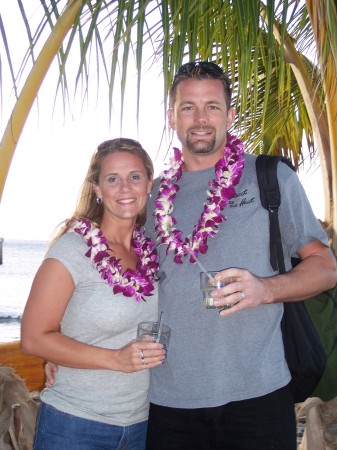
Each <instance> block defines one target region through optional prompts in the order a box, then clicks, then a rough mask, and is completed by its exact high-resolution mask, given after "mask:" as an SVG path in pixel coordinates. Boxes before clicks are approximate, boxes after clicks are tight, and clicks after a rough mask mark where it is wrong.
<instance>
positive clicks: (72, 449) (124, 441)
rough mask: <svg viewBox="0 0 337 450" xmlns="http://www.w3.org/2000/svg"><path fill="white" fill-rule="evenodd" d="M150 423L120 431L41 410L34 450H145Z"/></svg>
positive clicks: (45, 405) (99, 423)
mask: <svg viewBox="0 0 337 450" xmlns="http://www.w3.org/2000/svg"><path fill="white" fill-rule="evenodd" d="M146 430H147V421H145V422H141V423H137V424H135V425H130V426H127V427H120V426H115V425H109V424H106V423H102V422H96V421H93V420H87V419H82V418H80V417H76V416H72V415H70V414H66V413H63V412H61V411H59V410H57V409H55V408H53V407H52V406H50V405H47V404H45V403H42V404H41V406H40V410H39V414H38V418H37V424H36V434H35V443H34V450H126V449H127V450H145V441H146Z"/></svg>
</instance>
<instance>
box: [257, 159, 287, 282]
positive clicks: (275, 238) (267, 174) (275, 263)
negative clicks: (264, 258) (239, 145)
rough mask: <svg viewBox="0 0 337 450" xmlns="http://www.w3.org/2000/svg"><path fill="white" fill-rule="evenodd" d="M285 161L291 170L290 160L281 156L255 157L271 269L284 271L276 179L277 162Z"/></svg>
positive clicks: (278, 191)
mask: <svg viewBox="0 0 337 450" xmlns="http://www.w3.org/2000/svg"><path fill="white" fill-rule="evenodd" d="M279 161H282V162H285V163H286V164H287V165H288V166H289V167H291V168H292V169H293V170H295V169H294V167H293V165H292V164H291V162H290V161H289V160H288V159H287V158H284V157H283V156H270V155H259V156H258V157H257V158H256V175H257V181H258V184H259V188H260V198H261V203H262V206H263V207H264V208H265V209H267V210H268V212H269V230H270V264H271V266H272V268H273V270H278V271H279V273H284V272H285V265H284V255H283V248H282V238H281V231H280V225H279V219H278V210H279V207H280V204H281V195H280V189H279V184H278V180H277V164H278V162H279Z"/></svg>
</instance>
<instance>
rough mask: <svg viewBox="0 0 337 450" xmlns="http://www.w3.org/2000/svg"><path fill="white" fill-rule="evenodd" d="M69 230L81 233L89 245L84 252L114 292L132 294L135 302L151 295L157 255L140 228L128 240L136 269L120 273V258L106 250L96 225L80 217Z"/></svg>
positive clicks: (105, 244)
mask: <svg viewBox="0 0 337 450" xmlns="http://www.w3.org/2000/svg"><path fill="white" fill-rule="evenodd" d="M71 230H74V231H75V232H76V233H78V234H80V235H81V236H82V238H83V240H84V241H85V242H86V244H87V246H88V247H89V250H88V251H87V253H86V254H85V256H87V257H88V258H91V260H92V262H93V264H94V265H95V267H96V269H97V270H98V272H99V273H100V275H101V278H102V279H103V280H105V281H107V283H108V284H109V285H110V286H112V287H113V292H114V294H118V293H119V292H121V293H122V294H123V295H125V297H132V296H134V297H135V299H136V300H137V301H138V302H139V301H140V300H144V301H145V299H144V297H143V296H144V295H145V296H150V295H152V291H153V289H154V283H155V281H156V273H157V272H158V255H157V250H156V249H155V246H154V243H153V242H152V241H151V240H150V239H148V238H145V237H144V233H143V232H142V231H141V230H140V229H139V228H135V229H134V230H133V236H132V240H131V245H132V247H133V250H134V252H135V253H137V255H138V256H139V261H138V263H137V267H136V270H132V269H126V270H125V272H124V273H122V266H121V265H120V259H117V258H116V257H115V256H111V255H110V254H109V252H108V250H109V246H108V244H107V239H106V238H105V237H104V236H103V233H102V231H101V230H100V229H99V228H97V227H95V226H94V225H93V224H92V223H91V222H90V221H89V220H83V219H79V220H77V221H76V222H74V224H73V225H72V227H71Z"/></svg>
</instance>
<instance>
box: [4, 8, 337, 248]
mask: <svg viewBox="0 0 337 450" xmlns="http://www.w3.org/2000/svg"><path fill="white" fill-rule="evenodd" d="M17 2H18V4H19V6H20V11H21V15H22V18H23V20H24V22H25V25H26V29H27V36H28V44H29V45H28V46H27V47H29V50H28V54H27V59H26V60H25V63H26V65H27V64H29V61H31V72H30V74H29V76H28V77H27V81H26V83H25V86H24V87H23V89H22V92H21V94H20V95H19V96H18V99H17V103H16V105H15V108H14V110H13V114H12V116H11V118H10V120H9V122H8V126H7V128H6V131H5V133H4V136H3V139H2V142H1V144H0V163H1V164H0V196H1V194H2V192H3V188H4V184H5V180H6V176H7V173H8V170H9V167H10V162H11V159H12V156H13V154H14V151H15V148H16V144H17V141H18V139H19V137H20V133H21V131H22V128H23V126H24V123H25V120H26V118H27V115H28V114H29V111H30V108H31V106H32V103H33V102H34V99H35V98H36V95H37V93H38V90H39V87H40V85H41V83H42V81H43V79H44V76H45V74H46V72H47V71H48V68H49V66H50V63H51V62H52V60H53V59H54V58H55V56H57V58H58V64H59V73H60V77H59V80H58V86H57V91H58V92H59V93H61V95H62V97H63V99H64V100H65V101H66V99H67V92H68V78H67V73H68V71H67V69H68V67H69V64H73V61H74V60H75V61H79V64H78V71H77V77H76V81H75V84H76V86H77V85H78V84H80V83H81V84H82V86H84V89H83V92H84V95H87V93H88V90H89V78H90V74H91V73H92V71H93V70H95V71H96V73H97V79H98V82H99V83H102V82H104V81H105V80H106V82H107V83H108V86H109V105H110V108H111V102H112V96H113V91H114V88H116V85H115V80H116V76H115V75H116V68H117V67H118V66H120V69H121V73H122V83H121V93H122V102H121V116H122V115H123V98H124V92H125V85H126V84H125V83H126V77H127V73H128V61H129V58H130V55H133V56H134V58H135V61H136V66H137V70H138V81H137V83H138V92H140V90H141V86H142V84H141V81H142V67H143V64H144V48H145V46H151V48H152V60H153V61H157V60H161V62H162V72H163V80H164V86H163V99H164V103H165V104H166V100H167V93H168V89H169V86H170V83H171V81H172V78H173V75H174V73H175V71H176V69H177V68H178V67H179V66H180V65H181V63H182V62H184V61H187V60H196V59H201V60H212V61H215V62H218V63H220V64H221V65H222V66H223V67H224V68H225V69H226V70H227V71H228V72H229V74H230V75H231V77H232V82H233V88H234V101H235V104H236V107H237V111H238V114H237V120H236V124H235V126H236V127H237V129H238V130H239V131H240V134H241V135H242V136H243V138H244V139H245V140H246V142H247V145H248V149H249V151H252V152H256V153H261V152H263V153H271V154H285V155H287V156H290V157H291V158H292V160H293V162H294V164H295V166H296V167H298V166H299V164H301V162H302V160H303V150H304V148H306V147H307V148H308V149H309V152H310V154H311V155H312V154H313V153H314V152H316V151H317V152H318V154H319V159H320V163H321V169H322V178H323V183H324V193H325V211H326V213H325V214H326V216H325V221H326V222H327V223H329V224H331V225H332V227H331V230H332V238H333V245H334V247H335V249H336V248H337V239H336V230H337V196H336V195H333V193H334V192H336V187H337V158H336V155H337V127H336V117H337V89H336V82H337V77H336V75H337V70H336V69H337V67H336V65H337V36H336V34H337V11H336V0H320V1H319V2H318V1H315V0H307V1H306V2H304V1H300V0H286V1H283V0H282V1H281V0H265V1H260V0H249V1H246V0H221V1H219V0H213V1H204V0H190V1H188V2H187V1H184V0H163V1H156V0H134V1H132V0H129V1H128V0H124V1H123V0H120V1H114V0H110V1H109V0H105V1H104V0H96V1H95V0H86V1H85V0H68V1H67V2H65V0H49V1H45V0H44V1H42V0H40V4H41V7H42V9H41V11H42V15H41V21H40V23H39V25H38V27H37V28H36V30H35V29H31V25H30V22H29V20H28V18H27V16H26V13H25V9H24V5H23V3H24V2H23V1H22V0H17ZM36 2H37V3H39V2H38V0H36ZM47 27H49V28H50V32H49V37H48V39H47V40H46V43H45V44H44V46H43V48H42V49H41V50H40V47H41V39H42V38H41V36H43V31H45V30H46V29H47ZM0 32H1V34H2V37H3V42H4V44H5V45H4V48H5V55H6V61H7V66H8V67H9V68H10V69H11V73H12V81H13V86H14V88H15V89H17V78H16V76H15V74H14V72H13V69H12V67H13V66H12V63H11V51H10V50H11V49H10V48H9V46H8V45H7V44H6V24H4V23H2V21H1V16H0ZM76 51H79V57H78V56H77V55H76ZM28 55H29V56H30V59H29V58H28ZM94 57H95V58H96V61H95V60H94V62H95V64H93V61H92V60H93V59H94ZM3 61H4V56H3V57H2V65H3ZM0 67H1V65H0ZM0 80H1V78H0ZM139 98H140V97H139V96H138V100H137V103H136V107H137V111H139Z"/></svg>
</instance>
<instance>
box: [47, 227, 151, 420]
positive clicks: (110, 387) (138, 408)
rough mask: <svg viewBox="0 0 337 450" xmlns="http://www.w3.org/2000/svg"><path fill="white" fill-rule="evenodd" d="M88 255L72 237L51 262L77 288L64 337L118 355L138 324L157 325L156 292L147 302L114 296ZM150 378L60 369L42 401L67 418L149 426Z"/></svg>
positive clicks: (61, 244)
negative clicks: (66, 273)
mask: <svg viewBox="0 0 337 450" xmlns="http://www.w3.org/2000/svg"><path fill="white" fill-rule="evenodd" d="M87 251H88V247H87V245H86V243H85V242H84V241H83V239H82V237H81V236H80V235H78V234H77V233H75V232H70V233H67V234H65V235H63V236H62V237H61V238H60V239H59V240H57V241H56V243H55V244H54V245H53V246H52V247H51V249H50V250H49V252H48V254H47V256H46V258H54V259H57V260H58V261H60V262H61V263H62V264H63V265H64V266H65V267H66V268H67V270H68V271H69V273H70V274H71V276H72V278H73V280H74V283H75V291H74V293H73V296H72V297H71V299H70V301H69V304H68V306H67V309H66V311H65V314H64V316H63V318H62V322H61V332H62V333H63V334H64V335H66V336H69V337H71V338H73V339H75V340H77V341H80V342H85V343H87V344H90V345H93V346H97V347H103V348H109V349H118V348H121V347H123V346H124V345H126V344H127V343H128V342H130V341H131V340H133V339H136V334H137V324H138V323H139V322H142V321H148V320H156V319H157V317H158V315H157V311H158V301H157V292H155V295H153V296H151V297H146V302H144V301H140V302H137V301H136V300H135V298H134V297H125V296H123V295H122V294H117V295H115V294H114V293H113V291H112V287H111V286H109V285H108V283H107V282H106V281H104V280H102V279H101V276H100V274H99V272H98V271H97V269H96V268H95V267H94V266H93V264H92V262H91V259H90V258H88V257H86V256H85V253H86V252H87ZM149 376H150V374H149V370H142V371H140V372H134V373H123V372H116V371H111V370H88V369H72V368H68V367H62V366H59V370H58V372H57V374H56V382H55V385H54V386H53V387H52V388H48V389H45V390H44V391H43V392H42V394H41V399H42V400H43V401H44V402H45V403H48V404H50V405H52V406H54V407H55V408H57V409H58V410H60V411H63V412H65V413H68V414H73V415H75V416H78V417H82V418H85V419H89V420H96V421H99V422H104V423H108V424H113V425H118V426H128V425H132V424H134V423H138V422H142V421H144V420H147V416H148V399H147V394H148V387H149Z"/></svg>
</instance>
